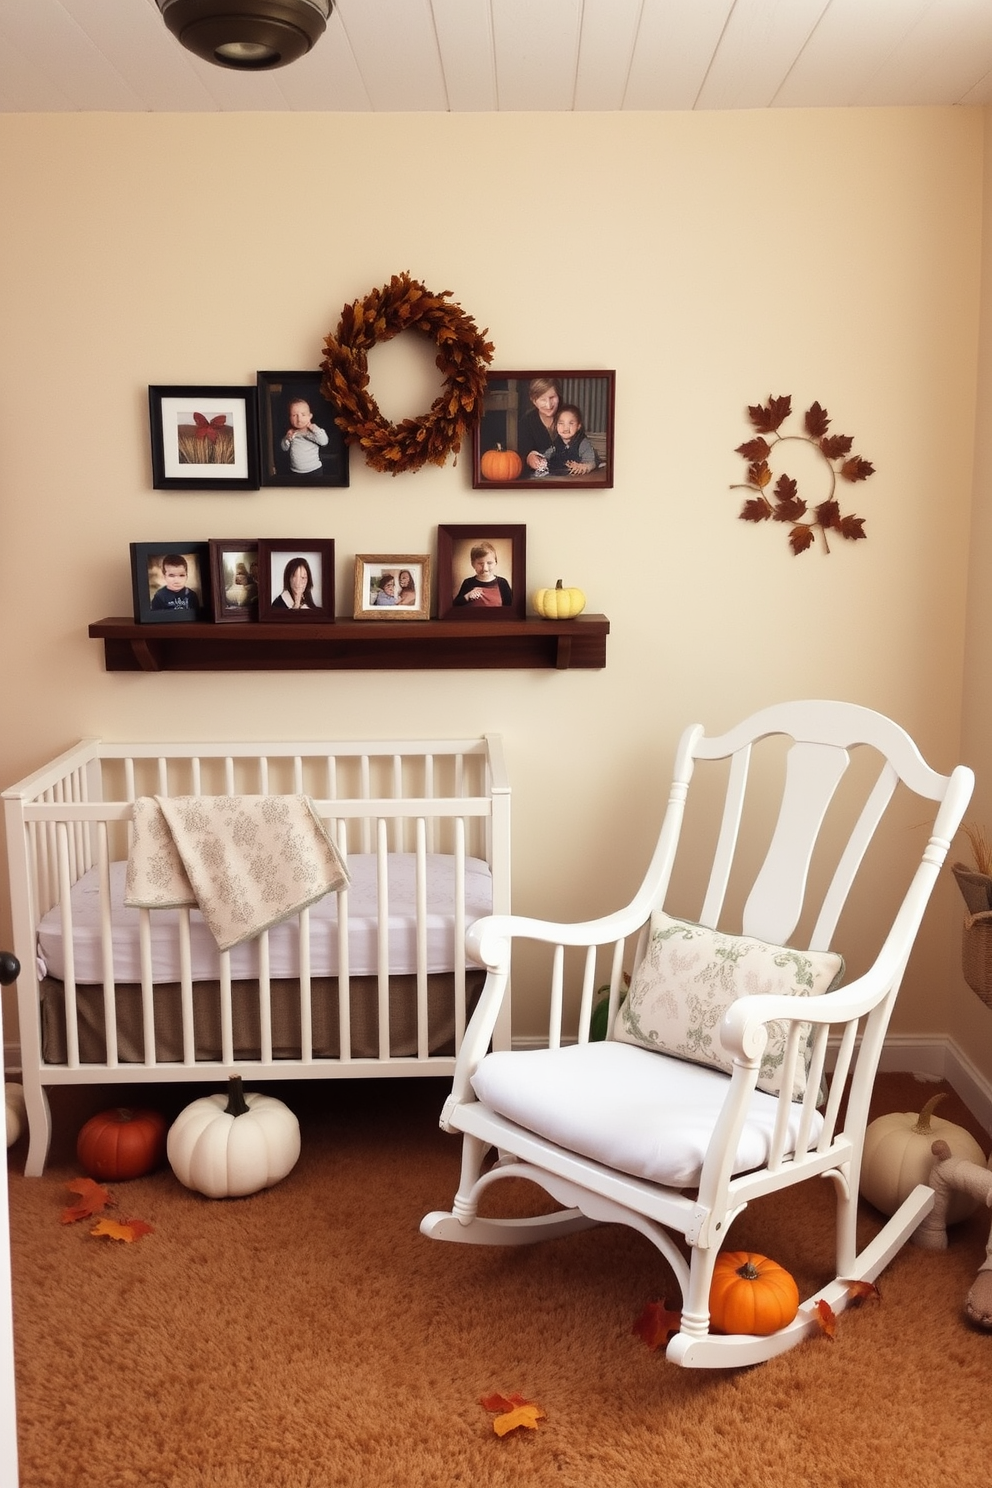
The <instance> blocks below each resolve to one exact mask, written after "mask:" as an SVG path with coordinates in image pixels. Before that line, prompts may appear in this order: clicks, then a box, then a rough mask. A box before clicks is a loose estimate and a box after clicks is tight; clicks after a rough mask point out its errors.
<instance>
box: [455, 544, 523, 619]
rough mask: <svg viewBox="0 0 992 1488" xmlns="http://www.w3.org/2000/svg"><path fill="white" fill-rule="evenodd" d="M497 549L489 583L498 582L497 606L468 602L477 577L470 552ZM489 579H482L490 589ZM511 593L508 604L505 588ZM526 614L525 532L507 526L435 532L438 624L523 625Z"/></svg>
mask: <svg viewBox="0 0 992 1488" xmlns="http://www.w3.org/2000/svg"><path fill="white" fill-rule="evenodd" d="M486 546H488V547H490V548H492V549H495V558H496V564H495V569H494V573H493V579H494V580H498V581H501V582H500V583H499V589H500V591H501V598H502V602H501V603H500V604H486V603H477V602H474V601H471V600H467V598H466V596H467V595H468V594H470V593H471V592H472V589H471V587H468V586H471V585H472V581H473V579H474V578H475V577H476V575H475V574H474V573H473V569H474V560H473V558H472V551H473V549H477V548H480V547H486ZM490 582H492V580H488V579H487V580H485V584H486V586H487V587H488V585H489V583H490ZM505 586H508V588H509V592H510V599H509V601H507V599H506V597H505V595H506V587H505ZM526 611H527V528H526V527H525V526H522V525H520V524H517V523H508V522H473V523H471V525H469V524H468V523H457V524H455V525H454V526H451V525H444V526H439V527H438V529H437V614H438V619H439V620H479V621H482V622H493V621H495V622H499V621H500V620H522V619H523V618H524V616H525V614H526Z"/></svg>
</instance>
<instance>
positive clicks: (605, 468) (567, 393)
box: [472, 372, 616, 496]
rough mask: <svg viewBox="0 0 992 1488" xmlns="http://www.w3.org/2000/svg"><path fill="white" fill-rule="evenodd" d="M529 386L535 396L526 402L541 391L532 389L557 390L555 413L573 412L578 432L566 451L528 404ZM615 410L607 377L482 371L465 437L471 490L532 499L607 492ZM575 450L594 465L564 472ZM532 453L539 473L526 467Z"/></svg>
mask: <svg viewBox="0 0 992 1488" xmlns="http://www.w3.org/2000/svg"><path fill="white" fill-rule="evenodd" d="M534 383H537V384H538V387H539V389H540V391H536V392H535V393H534V394H533V396H534V397H541V396H542V394H546V393H547V392H548V391H549V389H547V388H540V384H541V383H548V384H553V385H554V386H556V387H557V389H558V411H559V413H560V412H562V411H564V410H565V409H566V408H571V409H578V410H579V411H580V416H581V426H582V427H581V432H579V433H577V435H576V436H575V437H576V438H577V440H578V442H575V440H574V439H573V444H572V448H571V449H569V448H568V447H567V446H566V445H565V444H564V442H563V440H562V439H561V438H557V439H556V438H555V434H554V432H552V431H548V430H546V429H545V428H544V426H543V424H542V423H541V422H540V417H539V411H538V409H537V408H536V406H535V404H534V402H533V397H532V387H533V384H534ZM615 404H616V373H615V372H489V373H488V374H487V376H486V392H485V397H484V398H483V403H482V417H481V419H480V420H479V422H478V424H476V426H475V431H474V435H473V453H472V486H473V488H474V489H475V490H479V491H485V490H501V489H506V488H507V487H512V488H513V489H514V490H519V491H526V492H527V493H528V494H529V495H535V496H536V495H540V493H541V492H542V491H563V490H568V491H583V490H588V491H605V490H608V489H609V488H610V487H612V485H613V443H614V410H615ZM573 424H574V419H573ZM528 434H530V435H531V436H532V437H528ZM583 438H584V439H585V441H586V444H584V445H583V444H582V439H583ZM580 445H581V447H582V449H583V451H584V452H585V453H586V454H589V455H591V456H592V457H593V459H594V460H595V465H594V467H593V468H592V469H591V470H587V471H583V472H580V473H578V474H574V473H572V472H571V471H570V470H569V469H568V465H569V464H571V463H577V462H578V455H579V449H580ZM532 453H533V455H534V456H535V457H537V458H540V459H543V460H544V462H545V466H546V467H547V468H541V467H540V466H538V468H534V467H533V466H532V465H531V464H529V463H528V459H529V456H530V455H531V454H532ZM535 464H536V459H535Z"/></svg>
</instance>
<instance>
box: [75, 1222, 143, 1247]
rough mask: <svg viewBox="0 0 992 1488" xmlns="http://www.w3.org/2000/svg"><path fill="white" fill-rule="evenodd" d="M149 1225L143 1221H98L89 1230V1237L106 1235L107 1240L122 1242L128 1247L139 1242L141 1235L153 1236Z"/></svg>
mask: <svg viewBox="0 0 992 1488" xmlns="http://www.w3.org/2000/svg"><path fill="white" fill-rule="evenodd" d="M153 1233H154V1232H153V1230H152V1227H151V1225H150V1224H146V1222H145V1221H144V1220H143V1219H128V1220H124V1221H121V1220H119V1219H98V1220H97V1222H96V1224H95V1225H94V1226H93V1228H92V1229H91V1230H90V1234H91V1235H106V1237H107V1239H108V1240H124V1241H126V1242H127V1244H128V1245H130V1244H131V1242H132V1241H134V1240H140V1239H141V1238H142V1236H143V1235H151V1234H153Z"/></svg>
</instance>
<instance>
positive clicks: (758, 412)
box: [747, 393, 792, 434]
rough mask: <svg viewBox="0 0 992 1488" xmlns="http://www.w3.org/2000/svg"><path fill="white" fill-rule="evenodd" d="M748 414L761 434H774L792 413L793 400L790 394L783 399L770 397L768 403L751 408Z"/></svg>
mask: <svg viewBox="0 0 992 1488" xmlns="http://www.w3.org/2000/svg"><path fill="white" fill-rule="evenodd" d="M747 412H748V417H749V418H750V420H751V422H752V424H753V425H754V427H755V428H756V429H757V431H758V433H759V434H774V433H775V431H776V430H777V429H778V427H779V425H780V424H784V423H785V420H786V419H787V418H788V417H789V414H790V413H791V412H792V398H791V397H790V396H789V394H788V393H786V394H785V396H784V397H782V398H772V397H769V399H768V402H767V403H765V404H764V405H762V404H757V405H755V406H753V407H750V408H748V411H747Z"/></svg>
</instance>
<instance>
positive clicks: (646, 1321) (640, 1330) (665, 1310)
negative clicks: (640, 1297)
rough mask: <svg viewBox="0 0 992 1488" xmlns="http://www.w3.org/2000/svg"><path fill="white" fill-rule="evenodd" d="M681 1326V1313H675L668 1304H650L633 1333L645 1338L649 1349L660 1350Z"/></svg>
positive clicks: (637, 1320)
mask: <svg viewBox="0 0 992 1488" xmlns="http://www.w3.org/2000/svg"><path fill="white" fill-rule="evenodd" d="M681 1326H682V1314H681V1312H673V1311H672V1310H671V1309H670V1308H669V1306H668V1303H667V1302H648V1303H647V1305H646V1306H645V1308H644V1311H643V1312H642V1313H641V1315H640V1317H639V1318H637V1319H636V1320H635V1322H634V1326H633V1328H632V1329H631V1332H632V1333H636V1334H637V1336H638V1337H639V1338H643V1339H644V1342H645V1343H646V1344H647V1346H648V1348H649V1349H659V1348H661V1347H662V1346H663V1345H664V1344H666V1343H667V1342H668V1340H669V1339H670V1338H671V1337H672V1335H673V1334H675V1333H677V1332H678V1331H679V1328H680V1327H681Z"/></svg>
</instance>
